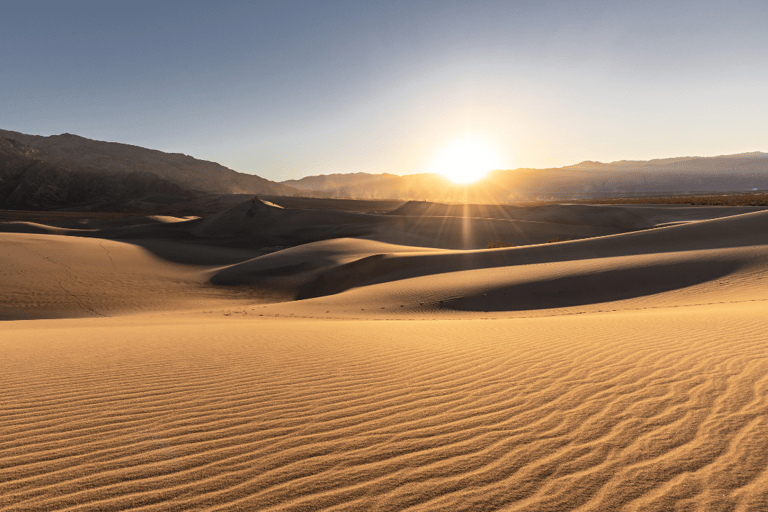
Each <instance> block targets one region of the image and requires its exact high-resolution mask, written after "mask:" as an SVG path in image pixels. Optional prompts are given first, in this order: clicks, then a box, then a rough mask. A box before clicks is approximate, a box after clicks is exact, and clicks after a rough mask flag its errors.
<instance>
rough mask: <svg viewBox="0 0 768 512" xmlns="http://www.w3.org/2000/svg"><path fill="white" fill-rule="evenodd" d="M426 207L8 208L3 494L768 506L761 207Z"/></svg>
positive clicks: (26, 497)
mask: <svg viewBox="0 0 768 512" xmlns="http://www.w3.org/2000/svg"><path fill="white" fill-rule="evenodd" d="M423 206H424V205H418V204H417V205H411V207H410V208H411V210H409V211H408V212H405V210H403V211H401V212H400V213H404V212H405V213H408V215H362V214H354V213H350V212H346V213H344V215H338V214H339V213H343V212H332V211H329V212H326V213H325V214H321V213H319V212H318V211H317V210H314V211H309V210H291V209H288V208H278V207H277V206H275V205H270V204H268V203H266V202H261V201H258V202H254V201H249V202H248V203H244V204H243V205H240V206H238V207H235V208H233V209H231V210H229V211H226V212H222V213H221V214H218V215H216V216H212V217H208V218H203V219H192V220H184V219H149V220H146V219H136V220H133V221H130V222H122V221H120V222H115V223H110V222H106V221H105V222H104V223H101V224H99V223H90V224H89V223H85V224H69V225H67V226H63V225H62V226H47V225H44V224H39V223H38V224H34V223H23V222H16V223H12V224H5V225H3V226H2V227H1V228H0V231H3V232H2V233H0V262H2V266H1V267H0V274H2V279H0V316H1V317H2V319H4V320H11V319H16V320H17V321H4V322H0V411H2V414H0V510H9V511H10V510H67V509H71V510H75V509H76V510H124V509H136V510H188V509H213V510H406V509H408V510H520V511H522V510H530V511H541V510H552V511H561V510H580V511H604V510H628V511H631V510H638V511H640V510H643V511H645V510H659V511H667V510H736V511H759V510H766V509H768V492H766V489H768V458H767V456H766V453H768V446H767V443H768V343H766V342H768V334H766V333H768V211H765V212H751V213H743V214H742V213H740V212H742V211H744V210H729V211H726V210H722V209H720V210H717V209H713V210H711V211H705V210H702V209H699V210H697V211H693V210H686V209H681V210H679V212H680V213H679V215H678V216H675V211H676V210H675V209H665V208H661V207H655V208H643V207H636V208H635V209H631V208H627V209H626V210H620V209H615V208H612V207H605V208H604V207H595V208H598V209H597V210H595V209H584V208H581V207H574V208H570V207H569V206H561V207H559V208H553V209H550V210H549V211H544V212H543V213H542V212H539V213H536V212H535V211H527V213H526V214H527V215H530V216H533V215H534V214H536V215H539V218H538V220H533V219H530V218H529V219H522V218H513V217H501V216H494V215H495V214H494V213H493V211H489V210H488V209H487V208H486V209H484V208H480V207H477V208H474V210H473V212H472V215H473V216H464V215H463V214H462V215H458V214H456V211H451V208H452V207H451V208H448V207H444V206H440V205H426V209H427V210H428V211H426V212H422V213H420V214H418V215H417V213H418V212H416V211H415V209H416V208H417V207H423ZM569 208H570V211H571V212H572V215H570V216H569V215H568V212H569ZM603 208H604V209H603ZM430 209H431V210H430ZM462 209H463V208H462ZM249 212H250V214H249ZM437 213H443V214H444V215H437ZM497 213H498V212H497ZM603 213H604V215H603V216H602V217H601V214H603ZM432 214H435V215H432ZM518 217H520V216H518ZM544 218H546V219H548V220H546V221H545V220H543V219H544ZM622 219H623V220H622ZM564 220H569V221H570V223H569V222H564ZM622 223H623V224H622ZM419 226H421V227H419ZM639 226H646V227H647V228H648V229H639ZM655 226H658V227H655ZM470 230H472V231H474V232H480V233H482V236H487V235H490V234H491V232H492V231H493V230H499V231H501V230H504V233H505V234H507V235H511V234H513V233H518V235H517V236H518V237H519V239H520V240H526V241H531V240H539V241H540V242H530V243H531V244H532V245H525V246H519V247H514V248H504V249H481V248H480V247H484V244H481V243H480V240H481V237H479V236H477V237H474V238H471V237H468V236H467V232H468V231H470ZM516 230H517V231H516ZM558 230H559V231H558ZM602 230H607V232H604V231H602ZM553 232H561V233H564V234H566V235H567V234H568V233H570V234H571V235H577V234H578V233H582V234H583V235H584V236H583V237H582V238H583V239H580V240H572V241H567V242H559V243H541V242H546V238H545V236H549V234H551V233H553ZM520 233H522V234H520ZM589 233H592V234H591V235H590V234H589ZM565 237H568V236H565ZM570 237H572V238H577V237H578V236H570ZM398 240H399V241H398ZM465 240H472V241H471V243H470V242H464V241H465ZM419 241H420V242H423V244H422V245H419V244H413V243H405V242H419ZM276 242H282V243H281V244H278V243H276ZM265 244H272V245H265ZM282 244H285V245H284V246H283V247H282V248H281V245H282ZM472 244H474V246H473V247H472V250H457V249H460V248H461V247H464V246H467V245H469V246H471V245H472Z"/></svg>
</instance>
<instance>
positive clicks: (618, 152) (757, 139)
mask: <svg viewBox="0 0 768 512" xmlns="http://www.w3.org/2000/svg"><path fill="white" fill-rule="evenodd" d="M766 26H768V3H767V2H764V1H742V2H736V3H734V2H730V1H696V2H694V1H678V2H616V1H599V0H598V1H594V2H573V1H546V0H544V1H497V0H493V1H492V0H486V1H474V2H468V1H461V2H459V1H452V0H445V1H411V0H409V1H398V0H393V1H389V2H377V3H373V2H357V1H339V2H332V3H327V2H303V1H290V0H280V1H259V2H250V1H248V2H246V1H230V2H179V1H168V2H141V1H139V2H97V1H77V0H75V1H68V2H60V1H29V2H3V6H2V15H1V16H0V43H1V44H2V47H3V48H5V49H6V50H7V51H4V52H2V55H0V66H2V69H3V72H2V73H0V90H2V91H3V101H2V103H0V105H2V107H1V108H0V128H3V129H7V130H14V131H19V132H23V133H29V134H40V135H53V134H60V133H65V132H69V133H74V134H77V135H81V136H84V137H88V138H91V139H96V140H106V141H115V142H123V143H127V144H134V145H138V146H143V147H148V148H152V149H159V150H161V151H166V152H176V153H185V154H189V155H192V156H194V157H196V158H200V159H205V160H212V161H216V162H219V163H221V164H223V165H226V166H228V167H230V168H232V169H235V170H237V171H240V172H247V173H253V174H257V175H259V176H263V177H265V178H268V179H271V180H276V181H282V180H287V179H293V178H300V177H303V176H308V175H315V174H330V173H350V172H368V173H383V172H386V173H393V174H411V173H419V172H427V171H429V170H430V169H433V167H432V166H433V164H434V161H435V159H438V160H439V159H440V158H446V159H450V158H449V157H448V156H445V157H441V156H440V155H443V154H450V153H451V151H454V149H451V147H450V144H451V141H459V140H461V139H462V138H463V137H465V135H466V134H471V136H472V137H475V138H477V139H478V140H482V141H484V144H487V145H488V146H489V147H491V148H493V150H494V151H495V152H496V153H497V155H495V156H494V157H493V162H492V167H501V168H518V167H535V168H547V167H560V166H564V165H572V164H576V163H579V162H581V161H584V160H598V161H602V162H611V161H615V160H622V159H629V160H647V159H653V158H667V157H676V156H693V155H698V156H713V155H721V154H733V153H740V152H747V151H765V150H766V149H768V148H767V147H766V145H765V141H766V140H768V124H766V123H765V119H766V118H768V102H766V101H765V84H766V83H768V66H766V65H765V59H766V57H765V56H766V55H768V37H766V36H765V27H766ZM455 151H460V150H455ZM446 152H447V153H446ZM470 153H471V152H470ZM474 155H475V156H476V158H477V161H476V162H474V163H473V165H472V166H465V167H463V168H466V169H467V170H458V169H456V170H448V171H441V172H446V175H450V176H451V179H454V180H459V181H467V180H472V179H475V178H476V177H477V174H476V173H482V172H484V171H487V170H488V169H487V167H488V165H491V163H485V162H483V161H482V160H483V158H485V157H488V158H490V156H489V153H486V154H485V157H484V156H483V153H482V152H479V153H474ZM497 157H498V158H497ZM451 158H452V157H451ZM465 158H466V159H469V158H470V154H469V153H466V154H464V156H460V157H459V158H456V159H455V160H458V161H461V160H463V159H465ZM489 162H490V161H489ZM475 164H476V165H475ZM463 165H464V164H462V166H463ZM456 173H458V174H456Z"/></svg>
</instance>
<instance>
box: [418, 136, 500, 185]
mask: <svg viewBox="0 0 768 512" xmlns="http://www.w3.org/2000/svg"><path fill="white" fill-rule="evenodd" d="M501 166H502V162H501V155H500V154H499V153H498V152H497V151H496V149H495V148H494V147H493V146H491V145H490V144H489V143H488V142H486V141H484V140H480V139H470V138H466V139H461V140H459V141H457V142H455V143H453V144H451V145H450V146H447V147H445V148H444V149H443V150H442V151H441V152H440V153H439V154H438V155H437V156H436V157H435V159H434V160H433V161H432V164H431V165H430V167H429V170H430V172H434V173H437V174H442V175H443V176H445V177H446V178H448V179H449V180H451V181H452V182H454V183H458V184H468V183H472V182H475V181H477V180H480V179H482V178H484V177H485V175H486V174H488V172H489V171H491V170H493V169H500V168H501Z"/></svg>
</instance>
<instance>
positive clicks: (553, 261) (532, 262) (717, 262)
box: [212, 212, 768, 310]
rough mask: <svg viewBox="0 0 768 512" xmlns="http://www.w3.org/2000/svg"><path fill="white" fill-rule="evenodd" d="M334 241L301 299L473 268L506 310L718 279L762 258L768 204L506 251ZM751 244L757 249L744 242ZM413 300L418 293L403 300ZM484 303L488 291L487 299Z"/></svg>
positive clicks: (451, 276) (249, 266)
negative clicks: (503, 297)
mask: <svg viewBox="0 0 768 512" xmlns="http://www.w3.org/2000/svg"><path fill="white" fill-rule="evenodd" d="M326 243H327V242H318V243H316V244H313V245H311V246H306V247H305V248H303V249H302V250H301V251H299V252H295V253H291V258H290V259H289V260H286V261H287V262H289V263H288V265H286V266H290V267H292V268H300V267H301V265H309V264H311V263H312V262H314V261H316V259H315V257H314V254H315V251H317V252H318V253H319V254H322V253H323V251H326V248H325V244H326ZM344 243H346V244H348V249H347V251H348V254H349V256H350V257H349V258H343V257H341V255H342V254H343V251H344V246H343V244H344ZM333 244H334V245H333V247H334V250H335V251H337V252H336V259H335V260H334V261H325V262H324V263H322V264H319V265H317V266H316V267H315V268H314V270H315V272H312V273H305V274H304V275H303V277H304V284H302V285H301V286H300V288H299V294H298V297H299V298H312V297H320V296H325V295H333V294H336V293H340V292H343V291H345V290H349V289H351V288H360V287H365V286H370V285H374V284H382V283H393V282H397V281H402V280H407V279H414V278H425V277H428V276H432V277H434V278H435V279H433V280H432V281H430V282H431V283H432V284H431V285H428V284H427V282H426V281H422V282H421V284H422V286H423V287H424V295H426V294H427V292H426V290H427V289H431V288H435V286H437V287H439V288H441V289H445V288H446V287H450V286H452V285H451V283H452V282H455V281H456V279H458V278H459V276H458V275H457V274H456V273H460V272H468V271H474V272H475V274H474V277H472V278H471V279H470V278H468V279H470V281H472V280H473V279H474V281H473V282H480V281H489V280H490V281H491V282H495V283H496V284H497V288H496V291H495V292H494V295H493V296H492V298H497V299H498V298H499V297H498V293H505V294H508V295H510V300H507V301H501V302H498V303H497V304H496V306H493V307H490V310H499V309H504V308H505V307H508V308H510V309H514V310H517V309H539V308H540V307H544V305H547V306H546V307H555V305H556V304H571V303H573V304H571V305H575V304H577V303H579V301H584V302H604V301H606V300H619V299H621V298H628V297H630V296H638V295H645V294H649V293H660V292H663V291H669V290H672V289H676V288H683V287H687V286H692V285H694V284H699V283H703V282H706V281H710V280H713V279H717V278H719V277H722V276H725V275H727V274H729V273H731V272H734V271H736V270H738V269H744V268H747V267H749V268H757V267H759V266H760V265H762V264H763V262H764V261H765V260H766V255H765V247H766V246H768V212H755V213H748V214H743V215H739V216H734V217H728V218H722V219H715V220H707V221H701V222H693V223H687V224H683V225H674V226H669V227H663V228H657V229H652V230H645V231H641V232H634V233H624V234H621V235H614V236H607V237H601V238H595V239H589V240H579V241H571V242H565V243H558V244H546V245H537V246H529V247H517V248H509V249H491V250H480V251H429V252H424V251H409V252H402V251H401V250H400V248H398V247H387V246H382V245H379V246H369V247H368V249H369V251H368V252H367V253H365V252H363V253H361V252H360V250H359V246H358V245H356V242H354V241H352V240H349V241H346V242H343V241H334V242H333ZM754 247H757V249H754V250H749V248H754ZM738 248H742V249H745V250H738ZM370 249H375V251H374V250H370ZM723 249H728V250H723ZM280 254H281V253H276V254H274V255H270V256H269V257H261V258H256V259H254V260H251V261H248V262H244V263H240V264H238V265H236V266H233V267H228V268H226V269H222V270H220V271H218V272H217V273H214V274H213V276H212V280H213V281H214V282H216V280H217V279H219V280H226V281H229V282H237V281H238V279H239V280H241V281H242V282H254V280H253V279H252V278H250V277H249V276H253V275H260V274H263V273H266V272H272V273H274V274H279V272H280V271H279V268H280V267H279V265H280V262H281V261H282V260H281V258H280ZM545 264H550V266H549V267H547V272H544V273H541V272H538V271H537V267H538V266H541V265H545ZM318 268H319V271H318ZM620 269H623V270H620ZM480 270H484V271H486V272H485V275H484V277H483V278H482V279H481V278H480V277H479V275H477V272H478V271H480ZM539 274H541V277H540V278H539V279H538V280H535V279H533V280H532V279H530V277H531V276H532V275H539ZM217 275H218V276H219V277H217ZM238 276H239V277H238ZM441 276H442V277H441ZM557 276H559V277H557ZM296 278H297V276H296V275H294V276H293V282H292V283H291V286H292V287H294V288H295V287H296V286H297V284H300V283H297V282H296ZM220 282H223V281H220ZM514 284H517V285H520V286H523V288H522V289H519V290H517V291H514V290H511V289H509V287H511V286H513V285H514ZM459 288H460V287H459ZM500 290H504V291H503V292H502V291H500ZM556 290H569V291H560V292H558V293H559V299H558V298H557V297H558V296H557V295H555V296H553V294H552V292H553V291H556ZM589 290H591V292H588V291H589ZM489 291H490V290H486V291H485V293H488V292H489ZM518 292H519V293H518ZM445 293H447V292H445ZM457 293H458V292H457ZM521 294H522V295H521ZM531 294H534V295H536V294H538V295H540V296H541V297H544V299H543V300H541V301H539V302H540V305H535V304H531V303H529V302H524V303H522V302H521V303H519V304H517V305H515V304H514V302H515V297H520V296H525V297H528V296H530V295H531ZM563 294H564V295H563ZM445 298H448V297H444V298H443V299H445ZM414 299H418V296H414V297H412V299H411V300H414ZM489 301H491V299H488V300H486V301H485V302H489ZM499 304H507V306H500V305H499ZM485 309H486V310H487V309H488V308H485Z"/></svg>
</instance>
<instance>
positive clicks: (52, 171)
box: [0, 136, 208, 211]
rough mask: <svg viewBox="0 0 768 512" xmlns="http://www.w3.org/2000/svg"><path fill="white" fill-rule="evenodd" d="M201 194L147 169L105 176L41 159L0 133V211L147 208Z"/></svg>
mask: <svg viewBox="0 0 768 512" xmlns="http://www.w3.org/2000/svg"><path fill="white" fill-rule="evenodd" d="M206 196H208V194H205V193H203V192H196V191H191V190H189V189H186V188H184V187H182V186H180V185H177V184H175V183H171V182H170V181H168V180H164V179H162V178H160V177H158V176H156V175H154V174H152V173H149V172H143V171H131V172H124V171H120V172H113V173H109V174H106V173H103V172H98V171H91V170H84V169H79V168H77V167H76V166H75V167H68V166H65V165H64V164H62V163H61V162H50V161H46V160H44V159H42V158H41V156H40V154H39V152H38V151H36V150H35V149H33V148H31V147H29V146H27V145H25V144H22V143H21V142H19V141H17V140H15V139H8V138H5V137H2V136H0V209H17V210H18V209H24V210H53V209H63V208H69V209H72V208H74V209H80V210H102V211H126V210H127V211H136V210H149V211H152V210H154V209H156V208H157V207H162V205H168V204H179V203H185V202H190V201H195V200H197V201H199V200H200V199H205V198H206Z"/></svg>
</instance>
